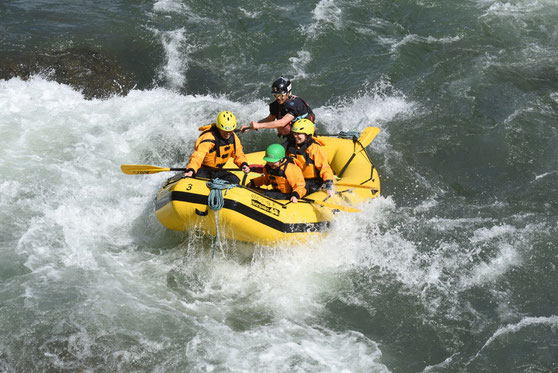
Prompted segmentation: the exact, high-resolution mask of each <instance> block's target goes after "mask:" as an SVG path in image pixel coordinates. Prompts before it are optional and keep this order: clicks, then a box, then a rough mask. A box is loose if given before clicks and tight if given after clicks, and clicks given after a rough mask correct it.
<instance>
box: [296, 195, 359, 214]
mask: <svg viewBox="0 0 558 373" xmlns="http://www.w3.org/2000/svg"><path fill="white" fill-rule="evenodd" d="M301 199H302V200H303V201H306V202H310V203H315V204H317V205H320V206H324V207H329V208H331V209H336V210H341V211H347V212H360V210H359V209H357V208H354V207H348V206H341V205H337V204H335V203H329V202H323V201H316V200H315V199H310V198H301Z"/></svg>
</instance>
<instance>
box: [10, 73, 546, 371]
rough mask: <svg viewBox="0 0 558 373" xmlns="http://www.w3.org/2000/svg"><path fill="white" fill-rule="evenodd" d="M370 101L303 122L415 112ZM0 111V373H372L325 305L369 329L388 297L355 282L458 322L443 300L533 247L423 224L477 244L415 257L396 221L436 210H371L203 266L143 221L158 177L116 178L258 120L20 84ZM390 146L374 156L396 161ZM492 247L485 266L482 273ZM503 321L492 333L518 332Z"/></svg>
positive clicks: (238, 248) (355, 341) (358, 120)
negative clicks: (348, 312)
mask: <svg viewBox="0 0 558 373" xmlns="http://www.w3.org/2000/svg"><path fill="white" fill-rule="evenodd" d="M383 89H384V88H382V86H381V84H380V85H379V86H376V87H375V88H374V89H373V90H372V91H371V92H370V93H364V94H362V95H360V96H357V97H354V98H350V99H348V100H346V101H345V102H343V103H339V104H338V105H337V107H335V108H333V107H322V108H316V113H317V115H319V116H320V118H322V121H321V123H325V124H326V125H328V126H329V127H328V128H327V129H328V130H332V131H340V130H354V129H356V128H355V127H358V129H362V128H364V127H366V126H367V125H370V124H371V123H378V124H379V125H380V127H382V126H381V123H382V122H383V121H389V120H390V119H392V118H393V117H394V116H395V115H413V113H414V112H415V111H416V110H417V109H416V107H415V105H414V104H413V103H411V102H407V101H406V100H405V98H403V97H397V96H395V97H390V96H385V95H383V94H381V92H383ZM0 104H1V105H2V107H3V108H5V109H4V110H3V111H2V112H1V114H0V125H1V127H0V131H1V132H0V135H1V136H2V139H3V143H4V146H3V147H2V150H1V155H2V157H1V159H0V162H1V163H0V174H1V176H2V181H1V183H0V203H1V205H0V211H1V214H0V221H1V222H2V226H3V230H2V236H1V237H2V247H1V253H2V254H1V255H2V256H1V258H2V260H1V261H2V262H3V263H2V268H10V272H9V273H8V274H6V275H5V276H6V277H5V278H6V280H7V281H6V282H5V287H4V290H3V291H2V293H1V297H2V301H3V302H4V305H5V306H4V308H5V310H6V311H7V312H6V313H4V315H7V314H9V315H10V316H9V319H7V318H6V317H7V316H3V318H2V319H1V323H2V325H4V326H8V330H7V332H6V334H5V336H4V337H3V339H2V342H3V343H2V344H3V346H11V347H9V348H8V347H4V348H3V350H4V353H5V354H6V355H7V356H8V357H9V359H8V360H9V361H10V360H11V361H17V360H18V355H19V354H20V353H21V351H20V350H19V349H18V348H17V346H18V344H19V345H21V344H23V345H24V346H25V348H26V349H28V350H29V353H30V354H37V353H40V354H42V357H41V359H40V362H39V363H36V365H35V366H34V368H37V367H39V368H40V367H46V366H51V367H52V366H54V367H57V368H59V369H72V370H77V369H86V368H87V367H91V366H94V365H96V364H101V365H102V366H110V367H113V368H114V369H121V370H129V369H139V370H145V369H147V370H155V371H170V370H176V369H181V368H183V367H184V366H188V367H191V368H192V369H198V370H202V371H204V370H206V371H211V370H214V369H220V367H221V368H222V367H227V369H231V370H235V369H236V370H238V371H253V370H254V369H256V370H258V369H260V370H266V369H269V370H271V371H290V370H291V368H292V367H295V366H296V369H298V371H331V372H340V371H347V372H353V371H354V372H368V371H378V372H381V371H387V369H386V367H385V366H384V365H383V364H382V363H380V358H381V356H382V350H381V346H379V345H377V343H376V342H375V341H374V340H371V339H370V338H369V337H366V336H364V335H362V334H361V333H358V332H354V331H351V330H342V331H340V330H335V329H334V328H331V327H328V326H326V325H327V324H328V323H327V322H324V321H323V320H327V319H328V318H330V317H331V311H330V309H329V304H330V303H331V302H332V301H335V300H336V299H339V300H341V301H342V302H343V303H344V304H346V305H352V306H356V307H362V308H363V309H365V310H366V312H368V314H369V315H370V317H372V316H373V315H374V314H375V313H376V312H377V311H376V310H377V307H378V306H380V305H375V304H374V303H371V302H370V299H369V298H370V297H372V298H373V297H374V296H375V295H377V294H379V292H380V290H379V287H381V286H385V283H382V282H379V283H374V282H372V278H370V279H365V280H364V281H365V282H366V283H367V288H366V290H365V291H364V292H362V290H356V289H355V288H354V286H355V285H354V284H353V283H352V281H351V280H350V277H351V276H350V273H355V271H356V273H360V272H362V273H369V274H375V276H378V275H385V276H387V277H388V278H392V279H393V280H395V281H396V282H397V283H399V284H401V285H402V286H404V288H405V289H407V290H406V291H408V292H410V293H414V294H415V296H417V297H419V298H420V299H421V303H422V304H423V305H424V306H426V307H427V308H428V309H430V311H431V312H432V314H433V315H436V314H437V315H438V316H439V315H442V316H443V317H447V318H451V317H452V316H451V315H453V314H454V313H455V312H463V310H460V309H459V307H460V306H459V305H458V299H457V298H455V295H454V293H455V292H456V291H466V290H467V289H469V288H470V287H472V286H475V285H478V284H479V283H482V282H483V281H493V280H495V279H496V278H498V277H499V276H501V275H503V274H504V273H506V271H509V270H510V268H513V267H514V266H517V265H519V264H520V263H521V257H522V255H523V254H524V253H523V252H522V251H525V250H528V248H526V247H523V246H524V245H522V244H521V241H520V244H519V245H518V244H517V241H516V239H515V237H518V236H519V237H521V236H523V235H525V234H527V235H528V234H530V232H533V231H535V230H540V229H544V227H536V226H526V227H525V228H524V229H521V230H520V231H518V229H517V228H514V227H512V226H510V225H500V224H497V223H496V222H494V223H491V222H490V220H488V219H484V220H482V219H480V220H479V219H453V220H451V219H448V220H443V219H438V218H434V219H433V220H432V221H431V222H427V224H428V225H431V226H436V227H438V228H437V229H438V230H439V231H440V232H443V231H445V230H452V229H456V228H464V227H465V228H466V227H471V226H475V225H477V224H479V222H480V223H482V225H483V228H479V229H476V230H473V231H472V232H473V233H472V235H471V237H470V242H471V245H472V247H471V248H469V249H468V250H467V251H465V252H464V251H463V248H460V244H459V243H458V242H452V241H446V242H440V243H439V246H437V247H436V246H434V247H431V249H430V251H428V252H424V251H422V248H421V243H420V241H417V242H414V241H410V240H409V238H408V237H405V234H404V233H403V232H401V231H400V228H399V227H400V226H399V224H398V223H397V220H398V219H403V220H404V221H405V224H404V225H408V224H415V222H414V221H413V219H415V214H419V215H420V214H421V213H425V212H427V211H428V210H430V209H432V208H435V207H437V203H436V200H430V201H426V202H425V203H424V204H422V205H420V206H419V207H418V208H417V209H415V210H412V211H409V212H406V211H404V210H400V209H398V208H397V207H396V206H395V203H394V202H393V200H392V199H391V198H389V197H380V198H377V199H375V200H373V201H371V202H370V203H369V204H368V205H367V206H366V207H365V210H366V211H367V213H366V214H363V213H361V214H340V215H338V217H337V219H336V220H335V222H334V224H333V227H332V228H331V231H330V233H329V236H328V239H327V240H324V241H316V242H311V243H309V244H306V245H298V246H277V247H258V248H255V249H254V248H253V247H252V248H250V245H246V244H241V243H234V242H229V243H227V245H226V247H227V250H226V251H225V252H221V253H218V255H217V258H216V259H215V260H211V259H210V258H211V254H210V246H211V240H210V239H208V238H203V237H198V236H196V235H195V234H190V233H186V234H177V233H174V232H170V231H168V230H166V229H165V228H163V227H162V226H161V225H160V224H159V223H158V221H157V220H156V218H155V215H154V213H153V205H152V201H153V197H154V195H155V193H156V191H157V190H158V188H159V186H160V185H161V183H162V182H163V180H164V179H165V178H166V177H167V176H168V175H166V174H165V173H160V174H154V175H147V176H129V175H124V174H123V173H122V172H121V171H120V169H119V166H120V165H121V164H125V163H138V164H154V165H159V166H183V165H184V162H185V161H186V159H187V156H188V154H189V151H190V149H191V148H192V147H193V143H194V141H195V139H196V138H197V135H198V131H197V128H198V127H199V126H201V125H204V124H207V123H209V122H211V121H213V118H214V116H215V114H216V113H218V112H219V111H220V110H223V109H225V108H226V109H228V110H232V111H233V112H235V114H236V115H237V117H238V118H239V121H240V122H247V121H249V120H250V119H252V118H253V117H254V116H255V117H263V116H265V114H266V110H267V109H266V105H265V102H263V101H260V100H257V101H255V102H251V103H238V102H231V101H229V100H228V99H227V98H226V97H212V96H183V95H180V94H177V93H175V92H173V91H170V90H165V89H156V90H151V91H133V92H131V93H130V94H129V95H128V96H127V97H113V98H110V99H108V100H92V101H87V100H84V99H83V97H82V96H81V94H79V93H77V92H75V91H73V90H72V89H70V88H68V87H66V86H63V85H59V84H57V83H53V82H48V81H45V80H43V79H41V78H35V79H33V80H31V81H28V82H24V81H21V80H19V79H12V80H10V81H3V82H1V83H0ZM354 124H357V125H354ZM388 132H389V129H387V128H384V129H383V132H381V134H380V135H379V136H378V138H377V139H376V140H375V141H374V143H373V146H375V147H376V151H379V152H383V153H387V154H388V155H389V156H391V157H396V158H397V157H398V154H397V153H395V152H393V151H392V150H391V149H390V148H389V147H388V146H387V141H386V139H387V136H388ZM263 139H264V140H265V139H266V138H265V137H264V138H263ZM270 139H271V140H270V141H273V137H272V136H270ZM265 141H268V140H265ZM262 147H263V146H262ZM380 174H381V172H380ZM401 214H403V217H398V216H400V215H401ZM393 224H394V228H392V229H388V230H385V228H382V227H386V226H389V225H393ZM487 226H488V227H490V226H491V228H486V227H487ZM526 241H527V242H528V239H526ZM489 246H490V247H491V251H493V254H491V255H490V256H488V257H487V258H486V259H483V258H482V256H483V255H486V253H485V252H483V249H484V248H488V247H489ZM494 247H496V250H492V249H493V248H494ZM246 249H247V250H246ZM244 251H248V252H251V251H254V255H253V256H251V255H250V254H248V256H247V255H246V254H244ZM8 262H9V263H10V264H9V265H7V264H6V263H8ZM468 263H473V264H472V265H468ZM448 273H454V275H455V276H448ZM502 302H503V303H504V302H505V297H504V298H503V299H502ZM502 309H503V312H504V311H506V312H508V314H506V316H503V317H504V319H506V320H512V319H513V317H515V315H514V313H513V311H512V310H504V308H502ZM425 322H426V323H428V322H429V320H428V319H426V320H425ZM22 333H23V334H22ZM26 334H28V335H31V339H30V340H31V342H24V341H25V339H24V337H23V335H26ZM8 340H10V341H16V343H13V342H11V343H8V342H7V341H8ZM135 364H136V365H135ZM134 367H135V368H134ZM13 369H15V368H14V367H7V368H6V370H13Z"/></svg>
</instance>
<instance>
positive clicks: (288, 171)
mask: <svg viewBox="0 0 558 373" xmlns="http://www.w3.org/2000/svg"><path fill="white" fill-rule="evenodd" d="M263 160H264V161H266V165H265V166H264V168H263V175H262V176H259V177H257V178H255V179H252V180H251V181H250V183H249V184H248V187H249V188H254V187H259V186H261V185H270V184H271V186H272V188H273V189H272V190H262V193H263V194H265V195H266V196H268V197H271V198H275V199H288V200H290V201H291V202H292V203H297V202H298V200H299V199H301V198H302V197H304V195H305V194H306V189H305V187H304V184H305V183H304V176H303V175H302V171H301V170H300V168H299V167H298V166H297V165H296V164H295V163H294V161H293V160H292V159H291V158H288V157H286V156H285V148H284V147H283V146H282V145H281V144H271V145H269V146H268V147H267V149H266V151H265V156H264V158H263Z"/></svg>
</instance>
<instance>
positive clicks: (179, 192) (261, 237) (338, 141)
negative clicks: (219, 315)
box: [122, 127, 380, 244]
mask: <svg viewBox="0 0 558 373" xmlns="http://www.w3.org/2000/svg"><path fill="white" fill-rule="evenodd" d="M378 132H379V129H378V128H376V127H368V128H366V129H365V130H364V131H363V132H362V134H361V135H360V136H359V137H358V138H357V137H356V136H354V137H353V138H352V139H344V138H337V137H327V136H319V138H320V139H321V140H322V141H323V142H324V143H325V149H326V150H327V155H328V160H329V163H330V165H331V168H332V169H333V172H334V173H335V175H336V176H337V180H336V182H335V184H334V185H335V190H336V192H337V193H336V194H335V196H334V197H332V198H329V199H327V200H325V199H326V197H327V195H326V193H325V192H324V191H318V192H315V193H312V194H310V195H307V196H305V198H304V199H302V200H300V201H299V202H298V203H291V202H289V201H288V200H275V199H271V198H269V197H266V196H265V195H263V194H262V193H261V192H260V191H259V190H257V189H250V188H247V187H246V186H244V185H246V184H248V182H249V181H250V180H251V179H253V178H254V177H257V176H259V175H260V174H259V173H255V172H251V173H250V174H249V175H248V176H247V177H244V174H243V173H242V172H241V171H240V170H239V171H238V172H237V171H234V172H233V173H235V174H236V175H237V176H238V177H239V178H240V180H242V183H241V184H242V185H239V186H236V187H233V188H231V189H228V190H222V191H217V193H222V194H223V201H222V208H221V209H219V210H212V209H210V208H209V207H208V196H209V194H210V192H211V190H210V188H209V187H208V185H207V184H208V180H207V179H200V178H183V177H182V176H181V174H177V175H175V177H173V178H170V179H169V180H168V181H167V182H166V184H165V185H163V187H162V188H161V190H160V191H159V193H158V195H157V197H156V200H155V213H156V215H157V218H158V219H159V221H160V222H161V224H163V225H164V226H165V227H167V228H169V229H172V230H176V231H183V230H199V231H202V232H204V233H206V234H209V235H213V236H215V234H216V231H217V225H216V224H219V227H218V229H219V230H218V231H219V235H220V237H226V238H228V239H233V240H240V241H247V242H254V243H260V244H269V243H273V242H276V241H284V240H289V241H290V240H304V239H307V238H309V237H312V236H314V235H319V234H323V233H324V231H325V230H326V228H327V227H328V225H329V222H330V221H331V219H332V218H333V217H334V215H335V213H336V212H339V211H358V210H356V209H355V206H358V205H359V204H361V203H363V202H365V201H367V200H369V199H371V198H374V197H377V196H378V195H379V194H380V179H379V177H378V173H377V171H376V169H375V167H374V165H373V164H372V162H371V160H370V158H369V157H368V154H367V153H366V151H365V147H366V146H367V145H368V144H369V143H370V142H371V141H372V139H373V138H374V137H375V136H376V135H377V133H378ZM246 156H247V158H248V163H250V164H262V163H265V162H263V160H262V158H263V156H264V152H263V151H261V152H255V153H247V154H246ZM125 166H126V165H125ZM125 166H122V170H123V171H124V172H126V170H125ZM145 167H153V166H145ZM233 167H235V166H234V164H233V163H232V162H230V164H227V165H226V166H225V168H233ZM172 170H178V169H161V171H172ZM128 171H134V170H128ZM135 171H138V170H135ZM152 172H159V171H152ZM152 172H126V173H136V174H141V173H152ZM214 193H215V192H214ZM324 200H325V201H324ZM216 214H217V217H218V219H216Z"/></svg>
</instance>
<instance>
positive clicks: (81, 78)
mask: <svg viewBox="0 0 558 373" xmlns="http://www.w3.org/2000/svg"><path fill="white" fill-rule="evenodd" d="M37 74H41V75H43V76H45V77H46V78H47V79H52V80H54V81H56V82H58V83H61V84H67V85H69V86H71V87H74V88H75V89H78V90H79V91H81V92H82V93H83V95H84V96H85V98H87V99H92V98H107V97H110V96H113V95H126V94H127V93H128V92H129V91H130V90H131V89H132V88H134V86H135V83H134V79H133V78H132V76H131V75H130V74H128V73H126V72H125V71H124V70H123V69H122V68H121V67H120V66H119V64H118V63H117V62H116V61H115V60H114V59H112V58H110V57H109V56H107V55H106V54H103V53H102V52H100V51H97V50H95V49H92V48H88V47H77V48H69V49H66V50H63V51H55V52H49V53H33V54H27V55H25V54H21V53H18V54H12V55H4V56H3V57H1V58H0V79H11V78H14V77H20V78H22V79H24V80H27V79H29V78H30V77H32V76H33V75H37Z"/></svg>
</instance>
